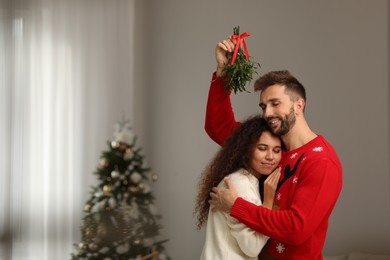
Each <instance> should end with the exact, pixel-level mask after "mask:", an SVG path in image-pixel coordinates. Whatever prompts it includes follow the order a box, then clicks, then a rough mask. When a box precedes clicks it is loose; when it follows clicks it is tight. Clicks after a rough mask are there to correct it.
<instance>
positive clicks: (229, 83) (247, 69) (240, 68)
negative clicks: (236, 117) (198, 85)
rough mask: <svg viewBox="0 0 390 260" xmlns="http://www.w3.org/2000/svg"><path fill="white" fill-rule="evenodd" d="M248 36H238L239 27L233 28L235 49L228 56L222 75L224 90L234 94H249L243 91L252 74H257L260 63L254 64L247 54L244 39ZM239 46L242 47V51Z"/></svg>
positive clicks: (247, 34) (246, 33) (246, 34)
mask: <svg viewBox="0 0 390 260" xmlns="http://www.w3.org/2000/svg"><path fill="white" fill-rule="evenodd" d="M249 35H250V34H249V33H248V32H244V33H242V34H241V35H240V27H239V26H238V27H234V28H233V35H232V39H235V40H236V47H235V50H234V53H233V55H229V57H228V63H227V64H226V65H225V67H224V70H223V73H224V75H225V77H224V78H225V83H226V85H225V88H226V90H228V91H229V90H232V91H233V92H234V94H236V93H237V91H240V92H244V91H245V92H249V91H247V90H246V89H245V86H246V85H247V83H248V82H249V81H251V80H252V79H253V74H254V73H256V74H257V72H256V69H257V68H260V63H257V62H255V61H254V60H253V58H252V57H250V56H249V54H248V50H247V48H246V43H245V41H244V37H247V36H249ZM241 45H243V47H244V50H243V49H242V48H241Z"/></svg>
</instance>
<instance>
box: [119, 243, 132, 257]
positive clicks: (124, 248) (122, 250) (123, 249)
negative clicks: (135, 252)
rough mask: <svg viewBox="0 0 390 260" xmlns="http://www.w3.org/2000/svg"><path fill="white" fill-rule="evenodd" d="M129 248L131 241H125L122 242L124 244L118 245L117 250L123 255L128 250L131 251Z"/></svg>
mask: <svg viewBox="0 0 390 260" xmlns="http://www.w3.org/2000/svg"><path fill="white" fill-rule="evenodd" d="M129 248H130V246H129V243H125V244H122V245H119V246H117V248H116V252H117V253H118V254H120V255H122V254H124V253H126V252H128V251H129Z"/></svg>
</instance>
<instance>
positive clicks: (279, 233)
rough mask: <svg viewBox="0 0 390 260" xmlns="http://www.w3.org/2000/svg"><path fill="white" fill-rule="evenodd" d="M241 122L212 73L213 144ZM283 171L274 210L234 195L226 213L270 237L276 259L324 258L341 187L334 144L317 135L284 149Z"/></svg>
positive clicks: (209, 115) (209, 124)
mask: <svg viewBox="0 0 390 260" xmlns="http://www.w3.org/2000/svg"><path fill="white" fill-rule="evenodd" d="M239 124H240V123H239V122H237V121H236V120H235V118H234V113H233V109H232V105H231V102H230V93H229V92H226V91H225V90H224V83H223V80H222V79H221V78H218V77H216V76H215V74H214V75H213V80H212V82H211V86H210V91H209V97H208V102H207V109H206V122H205V129H206V132H207V133H208V135H209V136H210V137H211V138H212V139H213V140H214V141H215V142H217V143H218V144H220V145H223V143H224V141H225V140H226V138H227V137H228V136H229V135H230V134H231V132H232V131H234V129H236V127H237V126H238V125H239ZM281 165H282V175H281V177H280V183H279V187H278V190H277V192H276V195H275V203H274V204H275V205H276V207H277V209H278V210H268V209H266V208H264V207H262V206H256V205H254V204H251V203H249V202H247V201H245V200H244V199H242V198H238V199H237V200H236V201H235V203H234V205H233V208H232V210H231V212H230V215H231V216H233V217H235V218H237V219H238V220H240V221H241V222H243V223H245V224H246V225H247V226H248V227H250V228H252V229H254V230H256V231H257V232H259V233H262V234H264V235H266V236H269V237H270V238H271V240H270V244H269V247H268V251H269V253H270V254H271V255H273V256H274V257H275V258H276V259H288V260H295V259H302V260H307V259H310V260H315V259H323V257H322V248H323V246H324V242H325V237H326V231H327V229H328V220H329V217H330V215H331V213H332V210H333V208H334V206H335V203H336V201H337V198H338V196H339V194H340V192H341V187H342V166H341V163H340V161H339V159H338V156H337V154H336V152H335V150H334V149H333V147H332V146H331V145H330V144H329V143H328V142H327V141H326V140H325V139H324V138H323V137H322V136H321V135H318V136H317V138H315V139H313V140H312V141H310V142H309V143H307V144H305V145H303V146H301V147H300V148H298V149H295V150H292V151H285V152H283V156H282V161H281Z"/></svg>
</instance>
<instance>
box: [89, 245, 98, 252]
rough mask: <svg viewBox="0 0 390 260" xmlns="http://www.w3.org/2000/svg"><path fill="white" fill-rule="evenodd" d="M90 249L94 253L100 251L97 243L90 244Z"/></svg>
mask: <svg viewBox="0 0 390 260" xmlns="http://www.w3.org/2000/svg"><path fill="white" fill-rule="evenodd" d="M88 248H89V249H91V250H92V251H96V250H97V249H98V245H97V244H95V243H90V244H89V245H88Z"/></svg>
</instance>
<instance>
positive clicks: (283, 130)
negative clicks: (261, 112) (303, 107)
mask: <svg viewBox="0 0 390 260" xmlns="http://www.w3.org/2000/svg"><path fill="white" fill-rule="evenodd" d="M272 118H278V119H280V122H281V123H280V127H279V128H272V127H271V130H272V133H273V134H274V135H277V136H282V135H285V134H287V133H288V131H290V129H291V128H292V127H293V126H294V124H295V121H296V117H295V113H294V108H293V107H291V108H290V113H288V114H287V115H285V116H284V117H271V118H268V120H269V119H272ZM268 120H267V121H268Z"/></svg>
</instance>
